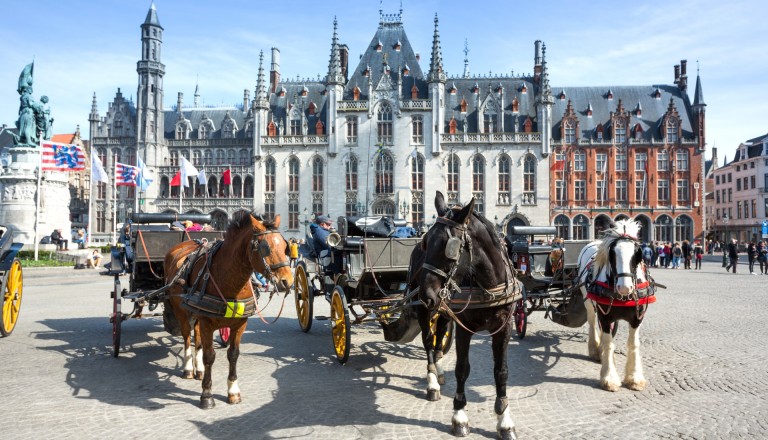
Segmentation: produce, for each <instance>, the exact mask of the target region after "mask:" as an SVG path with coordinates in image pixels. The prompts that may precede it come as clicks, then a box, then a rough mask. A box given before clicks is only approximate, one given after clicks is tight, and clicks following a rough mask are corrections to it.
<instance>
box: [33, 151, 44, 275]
mask: <svg viewBox="0 0 768 440" xmlns="http://www.w3.org/2000/svg"><path fill="white" fill-rule="evenodd" d="M38 144H39V145H40V156H39V161H38V163H37V193H36V196H35V231H34V240H35V261H37V259H38V251H39V249H40V243H39V240H38V239H37V229H38V227H39V225H40V196H41V195H42V194H41V189H42V179H43V145H42V142H40V137H38Z"/></svg>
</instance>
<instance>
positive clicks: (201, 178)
mask: <svg viewBox="0 0 768 440" xmlns="http://www.w3.org/2000/svg"><path fill="white" fill-rule="evenodd" d="M206 179H207V177H205V168H203V169H202V170H200V174H198V175H197V181H198V182H200V185H205V184H206V183H207V182H206Z"/></svg>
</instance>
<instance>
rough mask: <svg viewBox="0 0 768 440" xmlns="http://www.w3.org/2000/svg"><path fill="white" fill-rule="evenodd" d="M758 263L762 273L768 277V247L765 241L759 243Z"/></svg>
mask: <svg viewBox="0 0 768 440" xmlns="http://www.w3.org/2000/svg"><path fill="white" fill-rule="evenodd" d="M757 261H758V262H759V263H760V273H761V274H763V275H768V245H767V244H766V243H765V240H763V241H761V242H759V243H757Z"/></svg>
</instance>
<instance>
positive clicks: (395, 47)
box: [394, 40, 402, 52]
mask: <svg viewBox="0 0 768 440" xmlns="http://www.w3.org/2000/svg"><path fill="white" fill-rule="evenodd" d="M400 47H402V44H400V40H397V43H395V46H394V49H395V50H396V51H398V52H400Z"/></svg>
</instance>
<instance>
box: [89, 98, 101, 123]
mask: <svg viewBox="0 0 768 440" xmlns="http://www.w3.org/2000/svg"><path fill="white" fill-rule="evenodd" d="M88 121H90V122H98V121H99V107H98V104H97V103H96V92H93V101H91V114H90V115H88Z"/></svg>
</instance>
